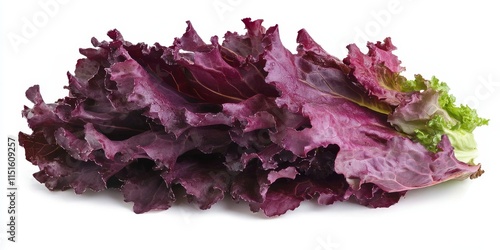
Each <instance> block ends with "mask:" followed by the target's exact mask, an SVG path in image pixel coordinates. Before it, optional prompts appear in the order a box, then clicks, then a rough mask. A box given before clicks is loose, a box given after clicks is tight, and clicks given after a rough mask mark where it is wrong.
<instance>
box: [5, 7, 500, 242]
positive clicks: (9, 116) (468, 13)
mask: <svg viewBox="0 0 500 250" xmlns="http://www.w3.org/2000/svg"><path fill="white" fill-rule="evenodd" d="M55 1H56V0H39V1H2V2H1V4H0V18H1V20H0V25H1V26H0V27H1V29H0V33H1V34H0V35H1V36H0V39H1V40H0V45H1V46H0V48H1V51H0V58H1V64H0V66H1V67H0V69H1V72H0V88H1V89H0V95H1V97H0V102H1V105H0V107H1V116H0V117H1V119H0V121H1V124H0V126H1V129H0V133H1V135H0V157H1V158H0V164H1V165H2V166H4V168H6V162H7V160H6V158H5V155H6V152H7V151H6V144H7V143H6V141H7V136H8V135H17V133H18V132H19V131H20V130H21V131H24V132H30V130H29V128H28V127H27V125H26V121H25V120H24V119H22V117H21V110H22V108H23V105H30V106H31V103H29V101H28V100H27V99H26V98H25V97H24V91H25V90H26V89H27V88H28V87H29V86H31V85H33V84H40V85H41V91H42V94H43V96H44V98H45V100H46V101H47V102H53V101H55V100H56V99H58V98H61V97H63V96H64V95H65V94H66V91H65V90H64V89H63V86H64V85H66V84H67V79H66V71H70V72H73V70H74V65H75V63H76V60H77V59H78V58H80V57H82V56H81V55H79V53H78V48H87V47H91V44H90V38H91V37H93V36H95V37H97V38H98V40H104V39H108V38H107V36H106V32H107V31H108V30H110V29H112V28H117V29H119V30H120V31H121V32H122V34H123V35H124V37H125V38H126V39H127V40H129V41H131V42H134V43H136V42H146V43H148V44H152V43H154V42H160V43H161V44H163V45H170V44H171V43H172V41H173V38H174V37H178V36H181V35H182V33H183V32H184V30H185V27H186V25H185V21H186V20H191V21H192V23H193V25H194V27H195V28H196V29H197V31H198V32H199V34H200V36H202V37H203V38H204V39H205V40H206V41H209V38H210V36H212V35H218V36H219V37H222V36H223V35H224V33H225V32H226V31H228V30H230V31H238V32H239V33H244V29H243V24H242V23H241V22H240V19H242V18H244V17H251V18H254V19H256V18H263V19H264V20H265V22H264V25H265V26H266V27H269V26H271V25H274V24H279V26H280V32H281V36H282V40H283V42H284V44H285V46H286V47H287V48H289V49H290V50H294V49H295V46H296V44H295V36H296V32H297V31H298V30H299V29H300V28H306V29H307V30H308V31H309V33H310V34H311V35H312V37H313V38H314V39H315V40H316V41H317V42H318V43H319V44H321V45H322V46H323V47H324V48H325V49H326V50H327V51H329V52H330V53H331V54H333V55H336V56H337V57H340V58H344V57H345V55H346V53H347V51H346V49H345V46H346V45H347V44H348V43H352V42H357V43H362V44H363V43H365V42H366V40H367V39H368V40H371V41H376V40H381V39H383V38H385V37H386V36H391V37H392V38H393V42H394V44H395V45H396V46H397V47H398V48H399V49H398V50H397V51H396V54H397V55H398V56H399V58H400V59H401V60H402V62H403V65H404V66H405V67H406V68H407V72H406V75H407V76H411V75H412V74H414V73H421V74H423V75H424V76H425V77H427V78H430V76H432V75H436V76H438V77H439V78H440V79H441V80H443V81H445V82H447V83H448V84H449V85H450V87H451V89H452V93H453V94H454V95H455V96H456V97H457V99H458V100H459V101H460V102H462V103H467V104H469V105H471V106H473V107H475V108H477V109H478V112H479V114H480V115H482V116H484V117H488V118H490V119H491V121H490V125H489V126H487V127H481V128H479V129H477V130H476V133H475V134H476V139H477V141H478V145H479V150H480V157H479V158H478V159H477V161H478V162H480V163H482V166H483V169H485V170H486V173H485V174H484V175H483V176H482V177H481V178H479V179H476V180H472V181H471V180H465V181H462V182H458V181H455V182H450V183H445V184H443V185H439V186H435V187H431V188H427V189H423V190H417V191H412V192H409V193H408V194H407V196H406V197H405V198H403V199H402V200H401V201H400V203H398V204H396V205H395V206H393V207H390V208H388V209H368V208H365V207H362V206H359V205H355V204H350V203H339V204H334V205H332V206H318V205H315V204H314V203H313V202H304V203H303V204H302V205H301V206H300V207H299V208H298V209H296V210H295V211H292V212H288V213H286V214H285V215H283V216H281V217H278V218H271V219H269V218H265V217H264V216H263V215H262V214H260V213H257V214H253V213H251V212H250V210H249V209H248V207H247V205H246V204H234V203H233V202H231V200H226V201H223V202H220V203H218V204H217V205H215V206H214V207H213V208H212V209H210V210H207V211H200V210H198V209H196V208H194V207H193V206H191V205H190V204H186V203H185V202H181V204H175V206H174V207H173V208H171V209H169V210H167V211H161V212H149V213H146V214H142V215H136V214H134V213H133V212H132V204H129V203H125V202H123V201H122V200H123V198H122V197H121V195H120V194H119V193H117V192H100V193H86V194H84V195H75V194H74V193H73V192H71V191H66V192H49V191H48V190H47V189H45V187H44V186H43V185H41V184H39V183H38V182H37V181H36V180H35V179H34V178H33V177H32V176H31V175H32V174H33V173H34V172H36V170H37V167H36V166H33V165H31V164H30V163H29V162H27V161H25V160H24V158H23V155H22V154H24V151H23V150H22V149H21V151H20V155H19V158H18V167H19V169H18V175H17V184H18V187H19V192H18V195H19V197H18V216H19V220H18V232H17V233H18V235H17V240H18V242H16V243H11V242H7V241H6V226H5V224H6V223H7V222H6V218H5V215H6V212H7V204H6V202H5V201H6V196H5V195H4V194H3V192H0V193H2V196H1V199H0V200H1V204H0V213H1V215H2V218H1V224H0V240H1V243H0V249H8V250H11V249H52V250H60V249H61V250H62V249H73V250H77V249H107V248H108V249H302V250H308V249H310V250H317V249H322V250H348V249H384V250H389V249H500V237H498V236H499V232H500V215H499V211H500V208H499V205H498V204H499V203H498V198H499V197H500V196H499V191H500V188H499V184H500V182H499V180H500V171H499V166H498V160H497V158H496V157H498V155H499V153H498V139H500V137H499V131H500V127H499V120H498V118H499V115H498V114H499V113H498V111H497V109H498V107H500V72H499V66H500V60H499V58H500V50H499V45H500V39H499V30H498V24H499V23H500V18H499V15H498V10H500V8H499V7H498V6H497V5H496V3H495V1H453V2H452V1H441V2H440V3H437V1H403V0H401V1H399V0H393V1H391V0H380V1H314V0H308V1H271V0H266V1H261V0H259V1H255V0H253V1H250V0H208V1H207V0H205V1H194V0H183V1H168V3H167V1H146V0H142V1H94V0H92V1H72V0H66V1H62V0H61V1H59V2H55ZM49 2H51V3H53V4H54V3H55V5H51V7H50V8H46V7H43V3H49ZM30 25H33V27H31V29H29V28H26V27H27V26H30ZM27 29H28V30H27ZM13 39H14V40H15V41H17V42H13ZM362 44H360V45H361V46H362ZM4 168H2V170H1V171H0V179H1V180H0V181H1V182H0V184H1V189H2V190H6V183H5V180H6V172H7V171H6V169H4Z"/></svg>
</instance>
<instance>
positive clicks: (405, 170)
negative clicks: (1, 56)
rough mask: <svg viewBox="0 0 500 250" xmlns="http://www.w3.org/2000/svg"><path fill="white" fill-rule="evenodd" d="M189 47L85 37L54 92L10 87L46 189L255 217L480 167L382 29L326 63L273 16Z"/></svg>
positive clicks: (190, 41)
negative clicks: (379, 36) (242, 211)
mask: <svg viewBox="0 0 500 250" xmlns="http://www.w3.org/2000/svg"><path fill="white" fill-rule="evenodd" d="M243 22H244V24H245V27H246V29H247V32H246V34H243V35H240V34H238V33H235V32H227V33H226V34H225V35H224V39H223V41H222V43H219V38H218V37H217V36H214V37H212V38H211V39H210V43H205V42H204V41H203V40H202V39H201V38H200V37H199V35H198V34H197V33H196V31H195V29H194V28H193V26H192V25H191V23H190V22H187V26H188V27H187V29H186V32H185V33H184V34H183V35H182V36H181V37H180V38H176V39H175V40H174V43H173V44H172V45H171V46H168V47H166V46H163V45H160V44H158V43H156V44H154V45H153V46H149V45H146V44H144V43H138V44H132V43H130V42H128V41H126V40H125V39H124V38H123V37H122V35H121V34H120V33H119V32H118V31H117V30H111V31H109V32H108V36H109V37H110V38H111V40H110V41H101V42H100V41H98V40H97V39H96V38H93V39H92V44H93V46H94V48H88V49H80V53H81V54H82V55H84V56H85V58H82V59H79V60H78V61H77V63H76V69H75V72H74V74H71V73H68V74H67V75H68V81H69V84H68V86H66V88H67V89H68V91H69V93H68V95H67V96H65V97H63V98H61V99H59V100H57V101H56V102H54V103H46V102H45V101H44V100H43V98H42V96H41V94H40V87H39V86H38V85H35V86H33V87H31V88H29V89H28V90H27V91H26V96H27V98H28V99H29V100H30V101H31V102H32V103H33V107H25V108H24V110H23V111H22V114H23V116H24V117H25V118H26V119H27V121H28V125H29V127H30V128H31V129H32V133H31V134H27V133H23V132H20V133H19V138H20V143H21V145H22V146H23V147H24V149H25V154H26V159H27V160H28V161H30V162H31V163H33V164H34V165H37V166H38V168H39V171H38V172H36V173H35V174H34V177H35V179H36V180H38V181H39V182H40V183H44V184H45V186H46V187H47V188H48V189H50V190H66V189H73V190H74V191H75V192H76V193H77V194H80V193H83V192H86V191H87V190H93V191H102V190H106V189H118V190H120V192H122V193H123V196H124V200H125V201H126V202H132V203H134V205H133V210H134V212H136V213H144V212H147V211H150V210H165V209H168V208H170V207H171V206H172V205H174V204H175V202H176V199H177V198H178V197H179V196H185V197H186V198H187V200H188V201H189V202H191V203H193V204H196V206H198V207H199V208H200V209H208V208H210V207H211V206H212V205H214V204H215V203H217V202H218V201H220V200H222V199H224V197H226V196H229V197H231V198H232V199H233V200H235V201H237V202H246V203H248V204H249V206H250V209H251V210H252V211H254V212H258V211H263V213H264V214H265V215H267V216H277V215H281V214H283V213H285V212H287V211H289V210H293V209H295V208H296V207H298V206H299V205H300V203H301V202H302V201H304V200H311V199H313V200H316V201H317V202H318V203H319V204H322V205H328V204H332V203H335V202H340V201H346V200H351V201H354V202H357V203H359V204H362V205H365V206H368V207H388V206H391V205H393V204H395V203H397V202H398V201H399V199H400V198H401V197H402V196H403V195H404V194H405V193H406V192H407V191H409V190H412V189H418V188H423V187H428V186H431V185H435V184H438V183H442V182H444V181H448V180H452V179H463V178H466V177H477V176H479V175H480V174H482V170H481V168H480V165H479V164H475V163H474V158H475V157H476V155H477V149H476V143H475V141H474V138H473V134H472V132H473V130H474V129H475V128H476V127H477V126H481V125H485V124H487V120H486V119H483V118H479V117H478V115H477V113H476V112H475V111H474V110H472V109H470V108H468V107H466V106H457V105H456V104H455V99H454V98H453V97H452V96H451V95H450V94H449V93H448V87H447V85H446V84H444V83H442V82H440V81H438V80H437V79H436V78H432V79H431V80H425V79H424V78H423V77H422V76H420V75H416V76H415V80H407V79H406V78H405V77H403V76H402V75H401V72H402V71H403V70H404V68H403V67H401V66H400V61H399V60H398V58H397V57H396V56H395V55H394V54H393V53H392V51H393V50H394V49H395V48H396V47H395V46H394V45H393V44H392V42H391V40H390V38H387V39H386V40H384V41H383V42H377V43H368V49H369V51H368V53H366V54H364V53H362V52H361V51H360V50H359V48H358V47H357V46H356V45H354V44H352V45H349V46H348V47H347V48H348V51H349V54H348V56H347V57H346V58H345V59H343V60H340V59H339V58H337V57H334V56H332V55H330V54H328V53H327V52H326V51H325V50H324V49H323V48H321V46H320V45H318V44H317V43H316V42H315V41H314V40H313V39H312V38H311V36H310V35H309V34H308V33H307V32H306V31H305V30H300V31H299V33H298V37H297V42H298V48H297V52H296V53H292V52H290V51H289V50H288V49H286V48H285V47H284V46H283V44H282V43H281V40H280V37H279V29H278V26H277V25H276V26H272V27H270V28H269V29H266V28H264V27H263V26H262V20H255V21H252V20H250V19H248V18H247V19H243Z"/></svg>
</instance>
